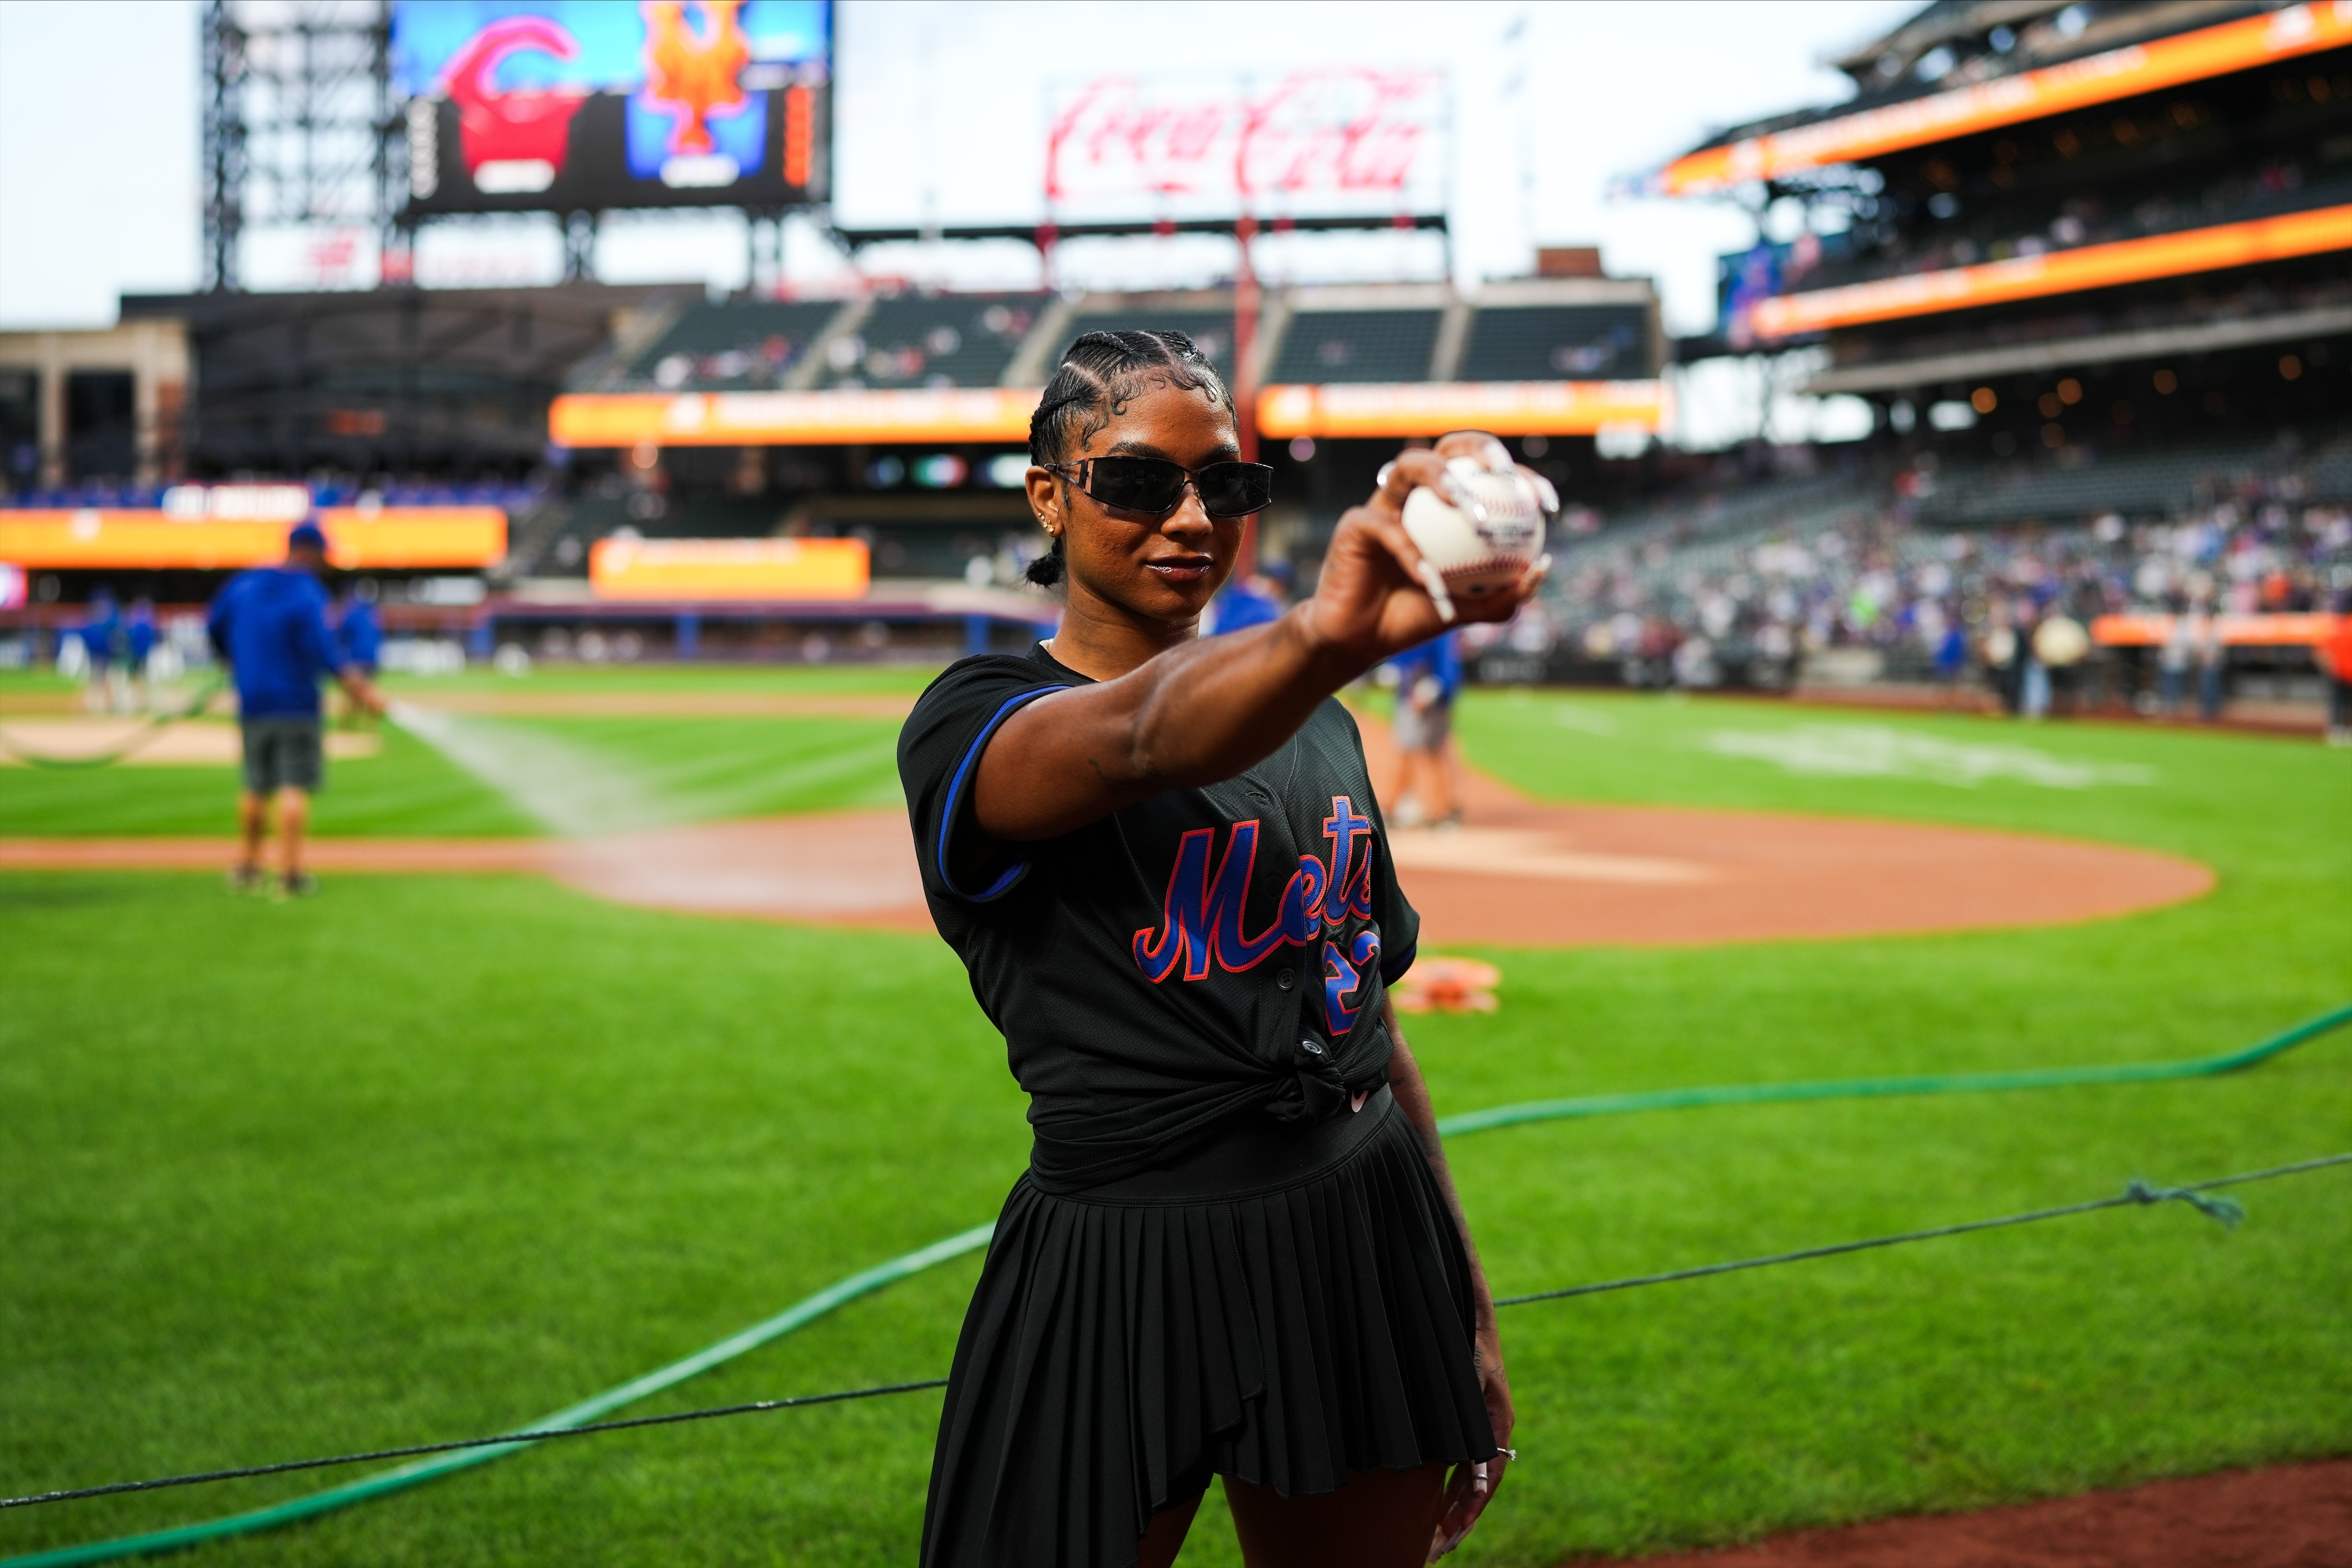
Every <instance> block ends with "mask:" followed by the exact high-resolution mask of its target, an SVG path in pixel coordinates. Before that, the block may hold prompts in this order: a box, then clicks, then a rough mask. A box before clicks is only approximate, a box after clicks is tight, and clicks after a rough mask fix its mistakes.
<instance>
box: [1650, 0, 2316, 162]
mask: <svg viewBox="0 0 2352 1568" xmlns="http://www.w3.org/2000/svg"><path fill="white" fill-rule="evenodd" d="M2347 44H2352V0H2326V3H2324V4H2317V5H2294V6H2290V7H2288V8H2287V9H2285V10H2283V11H2273V12H2271V13H2270V14H2269V15H2267V16H2249V17H2246V18H2245V19H2243V20H2242V21H2236V22H2224V23H2222V24H2221V25H2220V26H2213V27H2200V28H2198V29H2196V30H2195V31H2193V32H2187V33H2179V34H2176V35H2174V36H2173V37H2168V38H2158V39H2156V40H2154V41H2152V42H2149V43H2146V44H2134V45H2130V46H2128V47H2125V48H2120V49H2109V50H2107V51H2106V52H2105V53H2103V54H2096V55H2092V56H2089V57H2085V58H2083V59H2079V60H2069V61H2067V62H2066V63H2064V64H2063V65H2055V66H2045V67H2043V68H2042V69H2040V70H2034V71H2024V72H2021V73H2020V74H2019V75H2016V76H2013V77H2003V78H1999V79H1997V80H1994V81H1988V82H1979V83H1977V84H1975V85H1974V86H1970V87H1964V88H1956V89H1953V90H1951V91H1949V92H1939V93H1935V94H1932V95H1930V96H1928V97H1927V98H1917V99H1912V100H1910V101H1909V102H1907V103H1893V104H1888V105H1887V106H1886V107H1885V108H1884V109H1871V110H1863V111H1862V112H1860V113H1858V114H1845V115H1840V116H1838V117H1837V118H1836V119H1834V120H1821V121H1818V122H1816V123H1814V124H1811V125H1802V126H1798V127H1796V128H1794V129H1792V130H1789V131H1774V132H1771V133H1770V134H1768V135H1764V136H1754V137H1749V138H1747V139H1746V140H1743V141H1734V142H1731V143H1729V144H1728V145H1727V146H1722V147H1706V148H1701V149H1700V150H1699V151H1698V152H1693V153H1689V154H1687V155H1686V156H1685V157H1681V158H1677V159H1675V161H1674V162H1671V163H1669V164H1667V165H1666V166H1665V167H1664V169H1662V170H1660V171H1659V172H1658V175H1657V185H1658V188H1659V189H1660V191H1662V192H1663V193H1664V194H1666V195H1670V196H1688V195H1696V194H1701V193H1706V192H1710V191H1720V190H1723V189H1725V188H1726V187H1728V186H1732V185H1738V184H1745V183H1748V182H1751V181H1756V180H1769V179H1773V178H1777V177H1779V176H1780V175H1783V174H1790V173H1794V172H1798V171H1800V170H1805V169H1820V168H1824V167H1826V166H1828V165H1830V164H1832V163H1850V162H1855V161H1857V160H1861V159H1866V158H1874V157H1878V156H1881V155H1883V154H1885V153H1888V152H1901V151H1902V150H1904V149H1905V148H1907V147H1923V146H1926V145H1927V144H1928V143H1930V142H1935V141H1948V140H1950V139H1952V138H1954V137H1959V136H1968V135H1972V134H1974V133H1976V132H1978V131H1992V130H1997V129H1999V128H2000V127H2001V126H2004V125H2018V124H2021V123H2023V122H2024V121H2026V120H2040V119H2042V118H2044V117H2045V116H2048V115H2053V114H2063V113H2065V112H2066V111H2067V110H2076V109H2087V108H2089V107H2091V106H2093V105H2095V104H2101V103H2112V102H2114V101H2116V99H2126V98H2135V97H2137V96H2138V95H2139V94H2141V93H2147V92H2158V91H2161V90H2163V89H2166V88H2168V87H2178V86H2179V85H2181V84H2182V83H2184V82H2192V81H2203V80H2206V79H2207V78H2212V77H2220V76H2228V75H2230V74H2231V73H2232V72H2234V71H2242V70H2251V69H2254V68H2258V67H2261V66H2264V65H2268V64H2271V63H2273V62H2274V61H2278V60H2284V59H2292V58H2294V57H2296V56H2299V55H2308V54H2315V53H2316V52H2318V51H2319V50H2321V49H2333V48H2340V47H2343V46H2345V45H2347Z"/></svg>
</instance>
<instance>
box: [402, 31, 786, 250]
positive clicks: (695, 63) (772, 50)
mask: <svg viewBox="0 0 2352 1568" xmlns="http://www.w3.org/2000/svg"><path fill="white" fill-rule="evenodd" d="M392 52H393V76H394V88H395V89H396V90H397V91H398V92H400V93H401V94H402V95H404V97H405V98H406V99H407V100H408V101H407V106H406V110H405V113H406V115H407V128H408V153H409V185H408V210H409V211H410V212H411V213H412V214H419V215H424V214H435V213H481V212H574V211H599V210H603V209H606V208H615V207H679V206H784V205H789V204H794V203H800V202H806V201H812V200H818V199H822V198H823V197H824V194H825V188H826V183H827V182H826V162H827V158H828V152H827V149H826V143H827V140H828V137H829V134H830V131H829V126H830V120H831V113H832V111H831V108H830V97H829V94H830V91H831V86H830V84H831V80H832V66H833V11H832V6H831V5H829V4H827V0H645V3H643V4H639V5H628V4H624V3H622V0H395V4H394V6H393V15H392Z"/></svg>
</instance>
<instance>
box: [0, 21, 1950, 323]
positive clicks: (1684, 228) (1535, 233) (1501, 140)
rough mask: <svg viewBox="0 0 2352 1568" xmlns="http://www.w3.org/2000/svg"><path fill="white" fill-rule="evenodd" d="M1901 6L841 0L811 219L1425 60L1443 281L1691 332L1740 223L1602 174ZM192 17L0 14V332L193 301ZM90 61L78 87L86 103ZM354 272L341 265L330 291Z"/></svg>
mask: <svg viewBox="0 0 2352 1568" xmlns="http://www.w3.org/2000/svg"><path fill="white" fill-rule="evenodd" d="M1914 9H1916V4H1915V0H1778V3H1773V4H1758V3H1752V0H1751V3H1744V4H1717V3H1700V0H1682V3H1678V4H1663V3H1656V0H1653V3H1650V4H1622V5H1621V4H1600V3H1593V4H1582V5H1529V4H1524V3H1514V0H1497V3H1488V0H1453V3H1450V4H1447V5H1429V4H1422V3H1412V4H1402V3H1400V4H1349V5H1337V4H1329V5H1322V4H1276V3H1270V0H1239V3H1229V0H1200V3H1196V4H1176V3H1167V0H1162V3H1160V4H1154V5H1140V4H1130V5H1106V4H1099V3H1087V4H1071V3H1044V0H1034V3H1033V0H1005V3H990V0H966V3H962V4H954V3H950V0H895V3H892V4H887V5H885V4H876V3H871V0H850V3H848V4H845V5H843V6H842V9H841V15H840V18H839V22H838V24H837V30H838V47H839V61H838V88H837V100H836V106H835V216H836V220H837V221H838V222H840V223H841V224H842V225H845V226H850V227H856V226H877V225H892V224H918V223H921V222H924V221H927V220H929V221H935V222H943V223H950V224H954V223H992V222H993V223H1002V222H1015V223H1029V222H1034V221H1036V220H1037V219H1038V218H1039V217H1041V216H1042V215H1043V212H1044V197H1043V171H1044V154H1045V124H1046V119H1047V102H1048V94H1049V91H1050V90H1051V84H1053V83H1055V82H1067V81H1069V80H1071V79H1073V78H1085V77H1088V76H1092V75H1097V74H1099V73H1103V72H1108V71H1140V72H1144V73H1146V74H1167V75H1182V76H1185V77H1190V78H1202V77H1205V76H1209V75H1212V74H1216V73H1224V74H1235V73H1242V72H1248V73H1254V74H1255V75H1257V76H1259V77H1261V78H1262V77H1264V76H1265V75H1267V74H1270V73H1275V72H1279V71H1283V70H1287V69H1293V68H1299V67H1304V66H1332V65H1349V66H1372V67H1380V68H1396V67H1406V66H1422V67H1431V68H1440V69H1443V70H1444V72H1446V73H1447V75H1448V77H1449V78H1450V81H1451V98H1452V104H1453V112H1452V126H1453V157H1452V160H1451V167H1450V169H1449V170H1447V171H1446V176H1447V183H1448V184H1449V185H1450V193H1451V194H1450V210H1451V217H1452V222H1453V226H1454V252H1453V256H1452V262H1453V267H1454V273H1455V275H1456V277H1458V278H1460V279H1461V280H1462V281H1463V282H1465V283H1471V282H1475V280H1477V279H1478V278H1481V277H1508V276H1513V275H1516V274H1519V273H1523V272H1525V271H1527V270H1528V266H1529V263H1530V260H1531V253H1532V250H1533V247H1534V246H1535V245H1537V244H1555V245H1557V244H1598V245H1600V246H1601V247H1602V250H1603V254H1604V256H1605V259H1606V261H1607V263H1608V266H1609V267H1610V269H1611V270H1612V272H1616V273H1620V274H1632V275H1649V276H1654V277H1657V278H1658V279H1659V282H1660V284H1661V286H1662V287H1663V288H1664V292H1665V296H1666V309H1667V319H1668V325H1669V327H1670V328H1671V329H1673V330H1675V331H1677V332H1690V331H1696V330H1700V329H1704V328H1706V326H1708V325H1709V324H1711V322H1712V320H1713V317H1714V257H1715V256H1716V255H1717V254H1718V253H1720V252H1722V251H1726V250H1729V249H1732V248H1735V247H1737V246H1741V245H1744V244H1746V243H1748V240H1749V238H1750V232H1751V231H1750V229H1749V227H1748V223H1747V221H1746V220H1745V219H1744V218H1743V217H1741V216H1740V215H1739V214H1738V213H1736V212H1733V211H1729V210H1727V209H1724V208H1721V207H1717V206H1712V205H1708V204H1698V203H1664V202H1657V201H1648V200H1614V201H1612V200H1611V199H1610V197H1609V194H1608V191H1609V186H1610V183H1611V181H1612V177H1614V176H1618V175H1622V174H1627V173H1633V172H1638V171H1641V170H1643V169H1645V168H1650V167H1654V166H1655V165H1656V164H1658V163H1660V162H1664V161H1665V160H1666V159H1668V158H1671V157H1672V156H1674V155H1675V153H1677V152H1682V151H1684V150H1685V149H1687V148H1688V147H1689V146H1690V145H1692V144H1693V143H1695V142H1696V141H1699V140H1700V139H1701V138H1703V137H1704V136H1705V135H1706V133H1707V132H1708V131H1711V130H1713V129H1714V128H1716V127H1717V126H1721V125H1725V124H1730V123H1736V122H1738V121H1740V120H1747V119H1751V118H1754V117H1757V116H1759V115H1763V114H1769V113H1774V112H1777V111H1780V110H1786V109H1790V108H1794V107H1797V106H1800V105H1804V104H1811V103H1826V102H1832V101H1834V100H1836V99H1840V98H1842V97H1843V96H1845V94H1846V92H1847V91H1848V89H1849V84H1848V83H1847V82H1846V79H1845V78H1843V76H1841V75H1840V74H1838V73H1837V72H1835V71H1833V70H1830V69H1828V68H1825V67H1823V66H1822V65H1821V64H1820V63H1819V61H1820V59H1821V58H1822V56H1823V55H1825V54H1827V53H1829V52H1831V51H1832V50H1835V49H1837V48H1839V47H1843V46H1846V45H1849V44H1852V43H1853V42H1855V41H1857V40H1859V39H1861V38H1864V37H1867V36H1869V35H1871V34H1873V33H1874V32H1877V31H1880V30H1883V29H1885V28H1886V27H1888V26H1892V25H1893V24H1894V23H1895V21H1897V20H1899V19H1900V18H1901V17H1902V16H1905V15H1906V14H1907V13H1909V12H1910V11H1912V10H1914ZM197 14H198V13H197V5H195V4H194V0H109V3H107V4H102V5H101V4H94V3H90V0H7V3H5V4H0V328H8V327H29V326H51V325H55V326H99V325H103V324H106V323H108V322H110V321H111V320H113V319H114V316H115V300H116V297H117V296H118V295H119V294H121V293H123V292H126V291H128V292H142V291H170V290H178V289H186V288H191V287H194V286H195V284H196V282H197V279H198V276H199V265H198V243H199V237H200V232H201V224H200V215H199V199H200V190H201V186H200V183H199V178H198V144H199V134H198V122H197V70H198V64H197V48H196V42H197V39H196V32H197ZM100 63H102V65H103V68H104V70H105V71H106V73H107V75H106V76H105V77H104V78H102V79H103V83H104V85H103V87H102V88H100V89H97V90H93V79H94V78H93V77H92V75H91V70H92V68H93V66H95V65H97V64H100ZM741 235H742V231H741V228H740V224H739V223H738V222H737V221H736V220H735V219H733V218H732V217H731V216H728V215H721V214H712V215H706V216H686V217H677V216H670V215H662V216H651V215H637V216H631V217H625V218H616V219H614V220H611V221H610V222H609V223H608V225H607V229H606V232H605V235H604V242H603V245H602V246H601V249H600V252H599V256H598V266H599V270H600V272H601V274H602V275H603V276H604V277H607V278H610V279H613V280H614V281H636V280H665V281H667V280H679V279H689V278H698V279H702V280H704V281H707V282H709V283H711V284H714V285H719V286H733V285H736V284H739V283H740V281H741V279H742V277H743V268H744V247H743V241H742V237H741ZM322 237H324V236H321V235H257V236H256V237H255V238H254V239H252V240H251V241H250V242H249V245H248V248H247V253H246V255H247V259H246V271H247V282H248V284H250V285H252V286H255V287H295V286H308V285H310V284H311V283H313V282H314V281H316V279H317V277H318V276H319V275H318V272H317V267H318V266H319V262H318V256H319V254H320V246H319V243H318V242H319V241H320V238H322ZM558 262H559V250H558V246H557V244H556V241H555V238H554V235H553V232H552V229H551V225H549V224H548V223H547V222H546V221H545V220H522V221H504V222H498V223H491V224H463V225H461V224H447V225H436V227H435V228H433V229H430V230H428V231H427V234H426V237H425V241H424V243H423V245H422V246H420V255H419V270H420V274H421V276H422V277H424V278H425V281H426V282H428V283H432V282H446V283H449V284H457V283H462V282H490V281H514V282H525V281H547V280H550V279H551V278H552V277H553V276H554V274H555V271H556V268H557V266H558ZM1263 264H1264V266H1265V268H1266V270H1267V271H1268V273H1269V275H1270V276H1273V277H1302V278H1303V277H1368V278H1376V277H1406V276H1419V277H1427V276H1432V275H1433V273H1434V272H1435V270H1436V269H1438V268H1440V267H1442V266H1443V265H1444V253H1443V252H1442V251H1441V250H1440V249H1439V248H1438V247H1437V246H1436V243H1435V242H1434V241H1433V240H1430V239H1422V240H1417V241H1416V240H1412V239H1407V238H1403V237H1401V236H1386V235H1383V236H1379V237H1376V238H1370V239H1364V238H1356V239H1345V240H1328V241H1327V240H1307V239H1298V240H1295V241H1293V242H1291V243H1290V246H1288V248H1287V249H1283V248H1280V247H1277V248H1276V249H1275V250H1274V251H1272V252H1271V253H1270V254H1268V255H1267V256H1265V257H1264V258H1263ZM788 266H789V267H790V269H791V271H792V273H793V276H794V277H795V278H797V279H799V280H800V281H803V282H807V283H814V282H818V281H821V280H823V279H824V278H826V277H837V276H838V275H839V274H840V272H841V271H842V269H843V264H842V263H841V261H840V260H839V259H838V257H837V256H835V255H834V254H833V253H832V252H831V251H830V248H829V247H828V246H825V245H824V243H823V242H822V241H821V240H820V239H819V238H817V236H815V235H814V233H811V232H805V231H803V232H796V233H794V234H793V236H792V238H791V241H790V245H789V248H788ZM1230 266H1231V249H1230V246H1223V247H1221V246H1220V245H1219V243H1218V242H1214V241H1205V240H1204V241H1182V242H1179V241H1151V242H1143V243H1134V242H1127V243H1123V244H1121V245H1119V246H1116V247H1112V246H1093V247H1079V246H1070V247H1066V270H1065V275H1064V276H1065V280H1066V281H1079V282H1087V283H1093V284H1108V283H1113V282H1118V283H1126V284H1129V285H1130V286H1149V285H1175V284H1181V283H1186V282H1192V281H1198V280H1200V279H1202V278H1205V277H1209V276H1213V275H1214V274H1216V273H1218V272H1221V271H1224V270H1228V269H1229V268H1230ZM370 267H372V264H371V263H369V262H367V261H366V260H365V259H364V258H362V262H361V264H360V269H359V270H358V271H355V272H354V273H352V274H350V275H348V276H347V277H346V281H364V280H365V276H366V275H367V273H368V270H369V268H370ZM866 267H867V268H868V269H869V270H872V271H877V272H887V273H891V274H895V275H901V276H906V277H918V278H922V279H925V280H930V281H938V282H942V283H964V284H977V283H1026V282H1030V281H1033V280H1034V278H1035V277H1036V262H1035V257H1034V252H1031V251H1030V250H1029V249H1028V248H1027V247H1026V246H1013V245H1007V246H998V247H961V248H959V247H952V246H927V247H913V246H907V247H895V249H894V250H893V251H890V252H885V251H882V250H877V251H873V252H869V253H868V254H867V257H866Z"/></svg>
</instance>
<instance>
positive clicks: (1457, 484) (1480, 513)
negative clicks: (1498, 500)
mask: <svg viewBox="0 0 2352 1568" xmlns="http://www.w3.org/2000/svg"><path fill="white" fill-rule="evenodd" d="M1444 491H1445V498H1446V499H1447V500H1448V501H1450V502H1452V503H1453V505H1454V510H1456V511H1458V512H1461V513H1463V514H1465V516H1467V517H1469V519H1470V520H1471V521H1472V522H1474V523H1483V522H1485V521H1486V502H1484V501H1482V500H1480V499H1479V498H1478V497H1477V494H1476V493H1475V491H1473V490H1472V489H1471V488H1470V486H1469V485H1468V484H1467V483H1466V482H1465V481H1464V479H1463V477H1462V476H1460V475H1459V474H1456V473H1455V472H1454V470H1453V469H1452V468H1450V467H1449V468H1448V469H1447V470H1446V471H1445V482H1444Z"/></svg>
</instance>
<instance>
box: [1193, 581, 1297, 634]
mask: <svg viewBox="0 0 2352 1568" xmlns="http://www.w3.org/2000/svg"><path fill="white" fill-rule="evenodd" d="M1281 619H1282V601H1280V600H1278V599H1276V598H1275V597H1274V595H1272V594H1270V593H1265V592H1261V591H1258V590H1257V589H1255V588H1253V587H1251V586H1250V585H1249V584H1248V583H1246V582H1230V583H1227V584H1226V585H1225V591H1223V593H1220V594H1219V595H1217V597H1216V599H1215V600H1214V601H1213V602H1212V603H1211V605H1210V609H1209V626H1210V633H1209V634H1210V635H1211V636H1216V635H1218V634H1219V633H1221V632H1239V631H1241V630H1242V629H1243V628H1244V627H1246V626H1263V625H1265V623H1266V622H1269V621H1279V620H1281Z"/></svg>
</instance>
